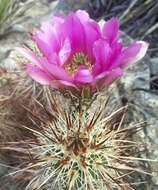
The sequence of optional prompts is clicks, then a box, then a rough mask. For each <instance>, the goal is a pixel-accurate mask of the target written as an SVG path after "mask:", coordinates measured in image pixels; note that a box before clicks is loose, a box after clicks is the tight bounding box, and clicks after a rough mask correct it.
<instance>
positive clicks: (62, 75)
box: [42, 60, 72, 82]
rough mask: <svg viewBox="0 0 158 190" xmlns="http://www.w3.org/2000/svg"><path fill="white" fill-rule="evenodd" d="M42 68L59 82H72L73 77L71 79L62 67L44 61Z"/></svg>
mask: <svg viewBox="0 0 158 190" xmlns="http://www.w3.org/2000/svg"><path fill="white" fill-rule="evenodd" d="M42 66H43V69H44V70H46V72H48V73H50V74H51V75H52V76H53V77H54V78H56V79H57V80H60V79H61V80H65V81H69V82H71V81H72V77H70V76H69V75H68V74H67V73H66V71H65V70H64V69H63V68H62V67H59V66H57V65H54V64H50V63H49V62H48V61H47V60H43V61H42Z"/></svg>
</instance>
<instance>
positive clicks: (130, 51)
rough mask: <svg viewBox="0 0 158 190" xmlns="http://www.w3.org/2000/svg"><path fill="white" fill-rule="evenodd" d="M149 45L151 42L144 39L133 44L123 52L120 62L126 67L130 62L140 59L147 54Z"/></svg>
mask: <svg viewBox="0 0 158 190" xmlns="http://www.w3.org/2000/svg"><path fill="white" fill-rule="evenodd" d="M148 46H149V44H148V43H146V42H143V41H137V42H135V43H133V44H131V45H130V46H129V47H128V48H126V49H125V50H124V51H123V52H122V53H121V55H120V58H119V60H118V64H119V65H120V66H121V67H123V68H124V67H126V66H128V65H129V64H132V63H135V62H137V61H139V60H140V59H142V58H143V57H144V56H145V54H146V52H147V49H148Z"/></svg>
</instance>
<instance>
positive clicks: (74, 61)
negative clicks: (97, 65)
mask: <svg viewBox="0 0 158 190" xmlns="http://www.w3.org/2000/svg"><path fill="white" fill-rule="evenodd" d="M80 66H84V67H85V68H86V69H89V70H91V68H92V65H91V63H90V61H89V58H88V56H87V55H85V54H84V53H82V52H79V53H75V54H74V55H73V56H72V58H71V59H70V60H69V61H68V62H67V63H66V64H65V70H66V71H67V72H68V73H69V74H70V75H72V76H73V75H74V74H76V72H77V71H78V69H79V67H80Z"/></svg>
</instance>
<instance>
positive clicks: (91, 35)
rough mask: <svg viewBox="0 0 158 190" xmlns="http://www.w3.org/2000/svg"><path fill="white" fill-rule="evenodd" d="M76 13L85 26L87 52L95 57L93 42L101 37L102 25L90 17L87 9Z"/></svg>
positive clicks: (91, 56)
mask: <svg viewBox="0 0 158 190" xmlns="http://www.w3.org/2000/svg"><path fill="white" fill-rule="evenodd" d="M76 15H77V17H78V19H79V20H80V22H81V23H82V25H83V27H84V32H85V50H86V53H87V54H88V55H89V57H90V58H93V44H94V42H95V41H96V40H98V39H99V38H101V31H100V27H99V25H98V23H97V22H95V21H94V20H92V19H90V17H89V15H88V13H87V12H86V11H81V10H79V11H77V13H76Z"/></svg>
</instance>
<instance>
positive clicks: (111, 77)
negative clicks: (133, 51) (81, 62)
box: [104, 68, 123, 86]
mask: <svg viewBox="0 0 158 190" xmlns="http://www.w3.org/2000/svg"><path fill="white" fill-rule="evenodd" d="M122 75H123V71H122V69H120V68H117V69H114V70H112V71H110V72H109V74H108V76H107V77H106V78H105V81H104V83H105V85H106V86H108V85H110V84H111V83H112V82H114V81H115V80H116V79H118V78H120V77H121V76H122Z"/></svg>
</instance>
